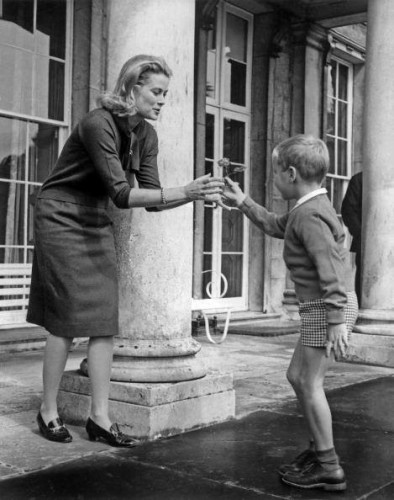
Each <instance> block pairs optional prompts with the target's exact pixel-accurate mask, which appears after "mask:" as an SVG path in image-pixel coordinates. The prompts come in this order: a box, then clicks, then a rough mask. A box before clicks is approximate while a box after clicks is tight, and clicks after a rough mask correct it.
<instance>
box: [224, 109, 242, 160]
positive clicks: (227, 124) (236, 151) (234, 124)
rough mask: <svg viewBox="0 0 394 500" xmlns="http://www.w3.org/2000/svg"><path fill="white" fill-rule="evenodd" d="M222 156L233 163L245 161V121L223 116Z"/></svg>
mask: <svg viewBox="0 0 394 500" xmlns="http://www.w3.org/2000/svg"><path fill="white" fill-rule="evenodd" d="M223 127H224V138H223V140H224V144H223V156H225V157H226V158H229V159H230V161H232V162H235V163H245V123H244V122H239V121H237V120H231V119H229V118H225V119H224V121H223Z"/></svg>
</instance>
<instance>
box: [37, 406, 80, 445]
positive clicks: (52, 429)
mask: <svg viewBox="0 0 394 500" xmlns="http://www.w3.org/2000/svg"><path fill="white" fill-rule="evenodd" d="M37 424H38V428H39V429H40V432H41V434H42V435H43V436H44V438H46V439H49V441H56V442H57V443H71V441H72V440H73V437H72V436H71V434H70V433H69V432H68V429H67V428H66V426H65V425H64V424H63V421H62V419H61V418H55V419H53V420H51V421H50V422H49V424H48V425H46V423H45V422H44V420H43V418H42V416H41V413H40V412H39V413H38V415H37Z"/></svg>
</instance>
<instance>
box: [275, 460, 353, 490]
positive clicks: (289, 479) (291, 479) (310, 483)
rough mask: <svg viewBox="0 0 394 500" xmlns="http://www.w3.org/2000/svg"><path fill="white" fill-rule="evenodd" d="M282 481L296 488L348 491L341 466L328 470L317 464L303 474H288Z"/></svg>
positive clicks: (307, 468) (310, 466)
mask: <svg viewBox="0 0 394 500" xmlns="http://www.w3.org/2000/svg"><path fill="white" fill-rule="evenodd" d="M282 481H283V482H284V483H286V484H289V485H290V486H295V487H296V488H304V489H312V488H320V489H323V490H326V491H343V490H346V478H345V473H344V471H343V469H342V467H341V466H340V465H338V468H337V469H334V470H326V469H324V468H323V467H322V465H321V464H320V463H319V462H315V463H313V464H311V465H309V467H306V468H304V470H302V471H301V472H298V473H297V472H287V473H286V474H285V475H284V476H283V477H282Z"/></svg>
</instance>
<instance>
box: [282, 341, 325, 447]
mask: <svg viewBox="0 0 394 500" xmlns="http://www.w3.org/2000/svg"><path fill="white" fill-rule="evenodd" d="M331 363H332V359H331V358H327V357H326V355H325V350H324V349H323V348H318V347H308V346H304V345H302V344H301V341H299V342H298V344H297V347H296V349H295V351H294V355H293V358H292V360H291V363H290V366H289V369H288V372H287V378H288V380H289V382H290V383H291V385H292V386H293V388H294V391H295V393H296V395H297V398H298V400H299V402H300V404H301V407H302V410H303V413H304V416H305V418H306V420H307V425H308V429H309V432H310V434H311V436H312V438H313V441H314V443H315V447H316V450H317V451H321V450H327V449H330V448H332V447H333V445H334V443H333V435H332V420H331V411H330V407H329V406H328V402H327V398H326V395H325V392H324V386H323V384H324V378H325V375H326V372H327V369H328V367H329V366H330V364H331Z"/></svg>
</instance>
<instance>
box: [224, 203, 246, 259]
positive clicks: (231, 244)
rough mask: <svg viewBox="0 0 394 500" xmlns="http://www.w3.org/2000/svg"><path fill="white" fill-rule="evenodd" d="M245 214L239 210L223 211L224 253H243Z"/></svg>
mask: <svg viewBox="0 0 394 500" xmlns="http://www.w3.org/2000/svg"><path fill="white" fill-rule="evenodd" d="M243 220H244V219H243V214H242V213H241V212H240V211H239V210H223V211H222V224H223V226H222V251H223V252H242V248H243V241H242V240H243Z"/></svg>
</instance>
